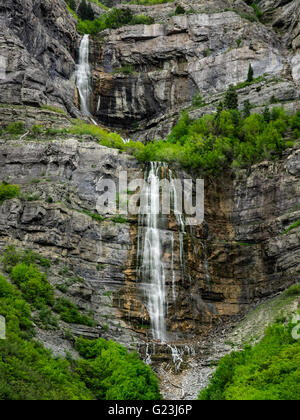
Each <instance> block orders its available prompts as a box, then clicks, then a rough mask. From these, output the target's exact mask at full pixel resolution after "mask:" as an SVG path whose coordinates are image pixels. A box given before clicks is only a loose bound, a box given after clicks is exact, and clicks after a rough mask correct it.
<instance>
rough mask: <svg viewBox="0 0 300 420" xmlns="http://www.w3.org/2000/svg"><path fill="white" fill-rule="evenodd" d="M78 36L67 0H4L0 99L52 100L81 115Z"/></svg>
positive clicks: (1, 8) (26, 102)
mask: <svg viewBox="0 0 300 420" xmlns="http://www.w3.org/2000/svg"><path fill="white" fill-rule="evenodd" d="M77 37H78V34H77V31H76V21H75V19H74V18H73V16H72V15H71V14H70V13H69V12H68V11H67V8H66V3H65V1H64V0H43V1H42V0H40V1H33V0H26V1H21V0H1V2H0V56H1V57H2V64H3V66H4V75H3V77H1V79H0V102H1V103H5V104H16V105H33V106H36V107H37V106H41V105H43V104H51V105H57V106H59V107H61V108H63V109H65V110H67V111H68V112H69V113H70V114H71V115H73V116H76V115H79V113H78V111H77V109H76V108H75V106H74V95H75V84H74V81H75V79H74V71H75V62H74V59H73V56H74V51H75V46H76V40H77Z"/></svg>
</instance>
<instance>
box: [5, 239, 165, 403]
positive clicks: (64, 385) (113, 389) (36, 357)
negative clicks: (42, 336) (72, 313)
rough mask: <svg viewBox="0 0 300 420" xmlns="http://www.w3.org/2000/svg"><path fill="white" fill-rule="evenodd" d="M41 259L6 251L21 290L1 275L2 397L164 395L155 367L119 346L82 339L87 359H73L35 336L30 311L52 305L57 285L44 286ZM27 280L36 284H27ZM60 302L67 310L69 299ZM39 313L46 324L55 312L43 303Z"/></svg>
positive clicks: (7, 265) (81, 349) (7, 264)
mask: <svg viewBox="0 0 300 420" xmlns="http://www.w3.org/2000/svg"><path fill="white" fill-rule="evenodd" d="M28 263H31V265H27V264H28ZM38 263H39V264H42V265H43V266H44V267H48V261H47V260H45V259H44V258H40V257H39V256H38V255H37V254H35V253H33V252H31V251H28V252H24V253H17V252H16V251H15V250H14V248H13V247H10V248H9V249H8V250H7V251H6V252H5V253H4V255H3V259H2V264H3V268H4V270H5V271H6V272H8V273H10V274H11V278H12V279H13V280H14V281H15V282H16V284H17V285H18V286H19V288H18V287H17V286H16V285H13V284H11V283H10V282H9V281H8V280H7V279H6V278H5V277H3V276H0V315H2V316H4V317H5V319H6V339H5V340H0V400H91V399H101V400H102V399H113V398H115V399H121V400H125V399H131V400H134V399H141V400H146V399H159V398H160V394H159V388H158V381H157V379H156V378H155V376H154V375H153V373H152V371H151V369H150V368H149V367H148V366H146V365H145V364H144V363H143V362H142V361H141V360H140V359H139V358H138V355H137V354H136V353H129V352H128V351H127V350H126V349H125V348H123V347H122V346H120V345H119V344H116V343H114V342H112V341H110V342H107V341H105V340H102V339H101V340H95V341H90V340H83V339H78V340H77V342H76V348H77V350H78V351H79V353H80V355H81V356H82V357H83V359H79V360H76V361H74V360H72V359H71V357H70V356H68V357H67V358H65V359H62V358H57V357H53V355H52V354H51V352H50V351H48V350H46V349H44V348H43V347H42V345H41V344H39V343H38V342H36V341H34V340H33V337H34V328H33V323H32V317H31V309H32V308H33V309H35V307H36V304H38V306H40V305H41V303H43V304H44V305H46V304H47V303H52V289H48V288H47V287H46V289H45V285H46V284H47V281H46V276H44V275H43V273H41V272H40V271H39V269H38V266H37V265H36V264H38ZM34 264H35V265H34ZM24 281H25V282H26V283H27V282H28V281H29V282H32V285H31V284H28V283H27V288H26V287H24V288H23V287H22V284H23V282H24ZM27 289H28V290H27ZM30 305H31V306H30ZM57 305H60V307H61V308H63V309H64V310H65V306H64V305H65V302H61V301H58V302H57ZM66 306H67V309H70V308H69V305H66ZM71 309H72V310H73V309H74V307H73V306H72V307H71ZM40 316H41V317H40V318H41V319H40V321H43V322H41V324H40V326H42V327H43V323H45V319H46V318H47V319H46V321H47V322H49V318H51V311H50V310H49V309H47V308H46V306H43V307H42V309H41V311H40ZM34 319H35V318H34ZM51 322H53V320H51ZM54 327H55V322H54Z"/></svg>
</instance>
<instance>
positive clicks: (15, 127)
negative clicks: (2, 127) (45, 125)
mask: <svg viewBox="0 0 300 420" xmlns="http://www.w3.org/2000/svg"><path fill="white" fill-rule="evenodd" d="M6 131H7V132H8V133H9V134H16V135H17V134H23V133H24V132H25V128H24V123H23V122H21V121H18V122H12V123H10V124H8V126H7V127H6Z"/></svg>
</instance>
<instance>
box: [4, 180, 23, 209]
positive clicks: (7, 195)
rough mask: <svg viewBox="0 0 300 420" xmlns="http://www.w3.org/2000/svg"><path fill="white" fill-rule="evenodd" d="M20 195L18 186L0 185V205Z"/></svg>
mask: <svg viewBox="0 0 300 420" xmlns="http://www.w3.org/2000/svg"><path fill="white" fill-rule="evenodd" d="M19 194H20V187H19V186H18V185H10V184H7V183H5V182H3V183H2V184H0V204H2V203H3V201H5V200H9V199H11V198H15V197H18V196H19Z"/></svg>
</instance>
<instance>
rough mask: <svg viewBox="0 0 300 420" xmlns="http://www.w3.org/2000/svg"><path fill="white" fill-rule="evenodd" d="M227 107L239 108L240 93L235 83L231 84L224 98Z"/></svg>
mask: <svg viewBox="0 0 300 420" xmlns="http://www.w3.org/2000/svg"><path fill="white" fill-rule="evenodd" d="M224 107H225V109H237V108H238V94H237V91H236V89H235V87H234V86H233V85H230V86H229V88H228V90H227V92H226V94H225V100H224Z"/></svg>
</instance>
